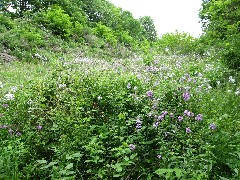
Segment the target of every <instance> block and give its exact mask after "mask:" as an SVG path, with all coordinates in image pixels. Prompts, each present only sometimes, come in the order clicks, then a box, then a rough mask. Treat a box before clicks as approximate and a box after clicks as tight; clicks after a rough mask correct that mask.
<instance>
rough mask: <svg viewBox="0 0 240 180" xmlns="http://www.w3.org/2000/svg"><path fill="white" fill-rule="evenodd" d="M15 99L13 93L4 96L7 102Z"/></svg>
mask: <svg viewBox="0 0 240 180" xmlns="http://www.w3.org/2000/svg"><path fill="white" fill-rule="evenodd" d="M14 98H15V96H14V94H11V93H8V94H6V95H5V96H4V99H5V100H7V101H11V100H14Z"/></svg>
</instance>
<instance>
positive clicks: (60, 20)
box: [36, 6, 73, 38]
mask: <svg viewBox="0 0 240 180" xmlns="http://www.w3.org/2000/svg"><path fill="white" fill-rule="evenodd" d="M36 21H37V22H38V23H39V24H42V25H43V26H44V27H46V28H47V29H49V30H51V31H52V32H53V33H54V34H56V35H60V36H62V37H64V38H67V37H69V36H70V35H71V33H72V28H73V25H72V22H71V18H70V16H69V15H68V14H66V13H64V10H63V9H62V8H61V7H60V6H52V7H51V8H49V9H48V10H46V11H42V12H41V13H39V14H38V16H36Z"/></svg>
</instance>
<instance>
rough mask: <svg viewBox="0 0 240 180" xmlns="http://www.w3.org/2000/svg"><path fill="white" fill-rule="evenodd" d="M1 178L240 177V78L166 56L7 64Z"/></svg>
mask: <svg viewBox="0 0 240 180" xmlns="http://www.w3.org/2000/svg"><path fill="white" fill-rule="evenodd" d="M0 72H1V76H0V77H1V79H0V81H1V84H0V85H1V86H0V87H1V89H0V90H1V91H0V92H1V101H0V102H1V107H0V111H1V126H0V127H1V129H0V133H1V142H2V143H1V148H0V150H1V158H0V159H1V161H0V166H1V170H0V172H1V178H2V179H115V178H117V179H218V178H219V177H224V178H230V179H238V178H239V132H240V131H239V130H240V129H239V118H240V117H239V102H240V96H239V95H240V89H239V78H238V77H236V76H234V74H231V71H229V72H228V71H227V69H226V68H225V67H224V66H223V65H222V64H221V63H219V62H217V61H216V60H214V61H211V59H210V58H208V57H205V58H198V59H194V58H193V57H192V56H175V55H159V56H158V57H155V58H154V61H152V63H151V64H150V65H146V64H145V63H144V62H143V59H142V58H139V57H134V58H132V59H118V60H117V59H115V60H114V61H105V60H100V59H93V58H76V59H71V60H66V61H60V60H59V61H57V60H56V61H55V62H54V63H45V62H43V63H38V64H29V63H19V62H13V63H3V64H2V65H1V71H0Z"/></svg>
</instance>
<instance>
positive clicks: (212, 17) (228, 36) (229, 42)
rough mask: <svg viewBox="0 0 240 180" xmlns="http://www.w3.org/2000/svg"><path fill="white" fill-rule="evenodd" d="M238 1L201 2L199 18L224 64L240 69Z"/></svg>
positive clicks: (215, 0) (239, 3)
mask: <svg viewBox="0 0 240 180" xmlns="http://www.w3.org/2000/svg"><path fill="white" fill-rule="evenodd" d="M239 7H240V1H239V0H208V1H206V0H203V3H202V9H201V11H200V18H201V19H202V23H203V30H204V32H205V35H206V37H207V38H208V40H209V42H210V43H211V45H215V46H216V47H217V48H220V49H221V51H219V52H220V55H221V57H222V58H223V60H224V62H226V64H227V65H229V66H230V67H232V68H236V69H240V49H239V46H240V8H239Z"/></svg>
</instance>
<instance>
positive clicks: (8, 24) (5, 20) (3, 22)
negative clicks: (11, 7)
mask: <svg viewBox="0 0 240 180" xmlns="http://www.w3.org/2000/svg"><path fill="white" fill-rule="evenodd" d="M14 26H15V23H14V21H13V20H12V19H11V18H10V17H8V16H6V15H3V14H0V28H4V27H5V28H6V29H7V30H10V29H12V28H14ZM1 32H4V30H0V33H1Z"/></svg>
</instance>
